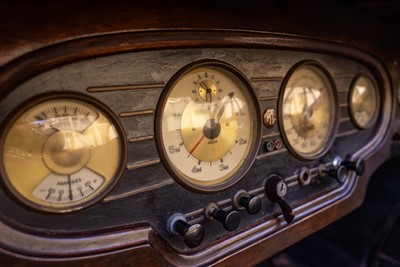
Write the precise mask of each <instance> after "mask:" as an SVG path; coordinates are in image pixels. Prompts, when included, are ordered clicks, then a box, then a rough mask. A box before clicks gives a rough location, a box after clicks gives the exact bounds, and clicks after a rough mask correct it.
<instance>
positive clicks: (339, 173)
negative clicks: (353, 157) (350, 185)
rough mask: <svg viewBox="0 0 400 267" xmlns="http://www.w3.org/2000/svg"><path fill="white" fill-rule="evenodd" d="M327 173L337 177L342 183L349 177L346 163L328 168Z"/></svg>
mask: <svg viewBox="0 0 400 267" xmlns="http://www.w3.org/2000/svg"><path fill="white" fill-rule="evenodd" d="M325 173H327V174H329V176H331V177H333V178H335V179H336V181H338V182H339V183H340V184H343V183H344V182H345V181H346V179H347V168H346V167H345V166H344V165H341V166H339V167H338V168H332V169H329V170H326V171H325Z"/></svg>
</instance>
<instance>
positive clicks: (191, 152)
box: [189, 134, 206, 154]
mask: <svg viewBox="0 0 400 267" xmlns="http://www.w3.org/2000/svg"><path fill="white" fill-rule="evenodd" d="M204 137H206V136H205V135H204V134H203V135H202V136H201V138H200V139H199V141H197V143H196V144H195V145H194V147H193V148H192V150H190V152H189V153H190V154H193V152H194V151H195V150H196V148H197V147H198V146H199V145H200V143H201V141H203V139H204Z"/></svg>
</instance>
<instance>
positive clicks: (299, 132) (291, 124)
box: [280, 63, 337, 159]
mask: <svg viewBox="0 0 400 267" xmlns="http://www.w3.org/2000/svg"><path fill="white" fill-rule="evenodd" d="M280 109H281V114H280V116H281V128H282V130H283V137H284V139H285V141H286V143H287V145H288V148H289V149H290V150H291V152H292V153H293V154H295V155H296V156H298V157H299V158H301V159H314V158H316V157H318V156H320V155H322V154H323V153H325V152H326V151H327V150H328V149H329V147H330V145H331V144H332V142H333V134H334V130H335V128H336V125H337V97H336V95H335V94H334V90H333V85H332V82H331V81H330V79H329V77H328V74H327V73H326V72H325V71H324V70H323V69H321V68H320V67H319V66H318V65H316V64H313V63H306V64H302V65H300V66H298V67H297V68H295V69H294V70H293V71H292V72H291V73H290V76H289V77H288V79H287V80H286V83H285V86H284V89H283V97H281V104H280Z"/></svg>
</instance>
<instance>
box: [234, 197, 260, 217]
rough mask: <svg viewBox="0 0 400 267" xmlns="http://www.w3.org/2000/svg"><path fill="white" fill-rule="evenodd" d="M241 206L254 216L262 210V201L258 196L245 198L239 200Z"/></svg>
mask: <svg viewBox="0 0 400 267" xmlns="http://www.w3.org/2000/svg"><path fill="white" fill-rule="evenodd" d="M239 205H240V206H242V207H244V208H245V209H246V210H247V212H248V213H250V214H252V215H254V214H257V213H258V212H259V211H260V209H261V199H260V198H259V197H257V196H253V197H250V198H249V197H247V196H243V197H241V198H240V199H239Z"/></svg>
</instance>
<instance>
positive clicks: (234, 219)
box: [205, 203, 240, 231]
mask: <svg viewBox="0 0 400 267" xmlns="http://www.w3.org/2000/svg"><path fill="white" fill-rule="evenodd" d="M205 217H206V218H207V219H209V220H213V219H215V220H217V221H219V222H220V223H222V225H223V226H224V228H225V230H227V231H233V230H235V229H236V228H237V227H238V226H239V224H240V215H239V213H238V212H237V211H235V210H232V211H229V212H227V211H225V210H223V209H219V208H218V206H217V204H215V203H210V204H208V206H207V207H206V209H205Z"/></svg>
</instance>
